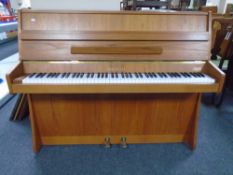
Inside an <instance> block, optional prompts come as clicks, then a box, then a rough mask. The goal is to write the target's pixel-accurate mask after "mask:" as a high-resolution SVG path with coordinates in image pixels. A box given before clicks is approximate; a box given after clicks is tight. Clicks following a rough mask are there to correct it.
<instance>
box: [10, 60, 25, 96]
mask: <svg viewBox="0 0 233 175" xmlns="http://www.w3.org/2000/svg"><path fill="white" fill-rule="evenodd" d="M23 74H24V70H23V64H22V63H19V64H18V65H16V67H15V68H14V69H13V70H10V71H9V72H8V73H7V74H6V80H7V85H8V88H9V92H10V93H13V90H12V84H13V80H14V79H15V78H17V77H19V76H22V75H23Z"/></svg>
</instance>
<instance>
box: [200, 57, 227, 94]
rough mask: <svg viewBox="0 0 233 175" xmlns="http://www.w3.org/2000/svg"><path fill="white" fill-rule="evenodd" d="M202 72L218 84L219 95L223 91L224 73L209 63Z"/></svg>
mask: <svg viewBox="0 0 233 175" xmlns="http://www.w3.org/2000/svg"><path fill="white" fill-rule="evenodd" d="M202 71H203V72H204V73H208V74H209V75H210V76H212V77H214V78H215V79H216V80H217V82H218V83H219V88H218V91H217V92H218V93H220V92H221V91H222V89H223V85H224V81H225V73H224V72H223V71H221V70H220V69H219V68H218V67H217V66H216V65H214V64H213V63H212V62H210V61H208V62H207V63H206V64H205V66H204V67H203V70H202Z"/></svg>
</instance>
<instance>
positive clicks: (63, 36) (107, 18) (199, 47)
mask: <svg viewBox="0 0 233 175" xmlns="http://www.w3.org/2000/svg"><path fill="white" fill-rule="evenodd" d="M19 16H20V25H19V39H20V53H21V54H20V55H21V60H66V61H69V60H82V61H84V60H125V61H127V60H137V61H140V60H142V61H144V60H208V59H209V52H210V31H211V30H210V14H208V13H203V12H122V11H119V12H88V11H87V12H80V11H33V10H22V11H20V15H19Z"/></svg>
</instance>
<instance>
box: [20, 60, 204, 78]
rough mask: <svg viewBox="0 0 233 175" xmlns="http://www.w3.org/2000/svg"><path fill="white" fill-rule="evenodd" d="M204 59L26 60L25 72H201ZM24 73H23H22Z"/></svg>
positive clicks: (24, 64)
mask: <svg viewBox="0 0 233 175" xmlns="http://www.w3.org/2000/svg"><path fill="white" fill-rule="evenodd" d="M204 65H205V62H203V61H199V62H197V61H173V62H172V61H169V62H166V61H144V62H139V61H68V62H65V61H61V62H59V61H48V62H46V61H24V62H23V67H24V74H27V73H41V72H48V73H49V72H51V73H54V72H61V73H64V72H71V73H72V72H201V70H202V68H203V66H204ZM21 75H23V74H21Z"/></svg>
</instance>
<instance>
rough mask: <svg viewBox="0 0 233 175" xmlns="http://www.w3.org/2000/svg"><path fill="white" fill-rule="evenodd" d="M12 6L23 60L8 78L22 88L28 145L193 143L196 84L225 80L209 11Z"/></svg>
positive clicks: (13, 88) (216, 85)
mask: <svg viewBox="0 0 233 175" xmlns="http://www.w3.org/2000/svg"><path fill="white" fill-rule="evenodd" d="M19 14H20V20H19V21H20V22H19V24H20V25H19V49H20V60H21V63H20V64H19V65H18V66H17V67H16V68H15V69H14V70H12V72H10V73H9V74H8V75H7V80H8V85H9V89H10V92H11V93H25V94H28V101H29V107H30V121H31V127H32V140H33V150H34V151H39V150H40V148H41V145H62V144H106V145H109V144H110V143H112V144H122V145H123V146H125V145H126V144H127V143H174V142H184V143H186V144H187V145H189V146H190V148H192V149H194V148H195V146H196V137H197V127H198V113H199V106H200V99H201V93H202V92H221V90H222V86H223V83H224V73H223V72H221V71H220V70H219V69H218V68H217V67H216V66H214V65H213V64H212V63H211V62H210V61H209V58H210V46H211V41H210V37H211V16H210V14H208V13H204V12H172V13H168V12H164V13H158V12H157V13H152V12H125V11H124V12H79V11H33V10H22V11H20V12H19ZM189 72H191V73H189ZM33 73H36V74H33ZM99 75H100V77H99V78H98V76H99ZM81 76H82V77H81ZM92 76H93V77H92ZM105 76H106V77H107V78H106V77H105ZM112 76H114V77H112ZM131 76H132V77H134V78H131ZM56 77H59V78H56ZM65 77H67V78H68V79H70V81H66V79H65ZM73 77H75V78H73ZM77 77H78V78H77ZM80 77H81V78H80ZM90 77H91V78H90ZM203 77H204V78H206V79H208V80H210V82H208V81H203V80H202V78H203ZM45 79H46V80H45ZM199 79H200V81H199ZM28 80H29V81H28Z"/></svg>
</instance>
